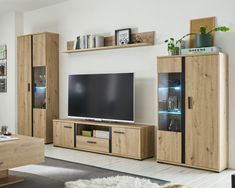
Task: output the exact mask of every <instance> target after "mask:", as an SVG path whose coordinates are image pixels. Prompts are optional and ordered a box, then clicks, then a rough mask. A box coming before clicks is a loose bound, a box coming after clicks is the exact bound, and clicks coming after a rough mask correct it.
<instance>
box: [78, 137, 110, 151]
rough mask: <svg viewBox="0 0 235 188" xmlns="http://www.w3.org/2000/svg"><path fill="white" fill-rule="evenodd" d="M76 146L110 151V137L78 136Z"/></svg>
mask: <svg viewBox="0 0 235 188" xmlns="http://www.w3.org/2000/svg"><path fill="white" fill-rule="evenodd" d="M76 147H77V148H80V149H87V150H92V151H100V152H105V153H109V139H103V138H93V137H85V136H80V135H79V136H76Z"/></svg>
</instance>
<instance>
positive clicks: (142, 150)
mask: <svg viewBox="0 0 235 188" xmlns="http://www.w3.org/2000/svg"><path fill="white" fill-rule="evenodd" d="M83 130H85V131H91V132H93V130H101V131H107V132H109V137H108V138H100V137H94V135H93V136H91V137H89V136H84V135H83V134H82V131H83ZM53 140H54V146H59V147H65V148H71V149H78V150H83V151H90V152H96V153H102V154H107V155H115V156H121V157H127V158H133V159H139V160H142V159H146V158H150V157H153V153H154V126H153V125H140V124H128V123H113V122H112V123H110V122H96V121H88V120H79V119H56V120H53Z"/></svg>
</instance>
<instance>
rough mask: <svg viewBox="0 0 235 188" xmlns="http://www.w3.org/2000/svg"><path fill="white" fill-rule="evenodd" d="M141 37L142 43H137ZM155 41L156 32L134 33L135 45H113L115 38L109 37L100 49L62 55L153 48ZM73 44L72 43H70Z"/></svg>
mask: <svg viewBox="0 0 235 188" xmlns="http://www.w3.org/2000/svg"><path fill="white" fill-rule="evenodd" d="M137 36H138V37H140V38H141V39H142V42H141V43H136V38H137ZM154 39H155V32H154V31H151V32H143V33H133V34H132V35H131V40H132V42H133V44H126V45H119V46H117V45H113V44H114V40H115V37H114V36H108V37H104V46H103V47H98V48H85V49H77V50H67V51H64V52H62V53H68V54H69V53H79V52H90V51H100V50H111V49H122V48H134V47H144V46H153V45H154ZM68 42H71V41H68Z"/></svg>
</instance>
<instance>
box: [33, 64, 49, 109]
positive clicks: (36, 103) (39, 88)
mask: <svg viewBox="0 0 235 188" xmlns="http://www.w3.org/2000/svg"><path fill="white" fill-rule="evenodd" d="M33 107H34V108H41V109H45V108H46V68H45V67H34V68H33Z"/></svg>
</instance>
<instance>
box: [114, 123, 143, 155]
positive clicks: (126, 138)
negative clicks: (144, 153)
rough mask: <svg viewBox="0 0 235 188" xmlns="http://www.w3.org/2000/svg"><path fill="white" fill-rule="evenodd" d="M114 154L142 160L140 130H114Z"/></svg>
mask: <svg viewBox="0 0 235 188" xmlns="http://www.w3.org/2000/svg"><path fill="white" fill-rule="evenodd" d="M112 153H113V154H119V155H123V156H127V157H134V158H141V137H140V130H139V129H129V128H116V127H113V128H112Z"/></svg>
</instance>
